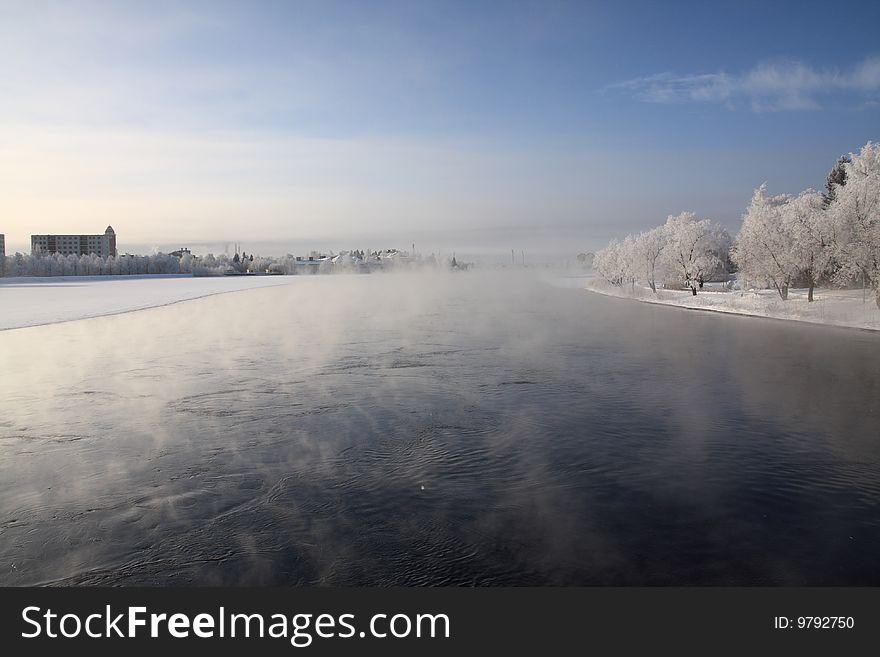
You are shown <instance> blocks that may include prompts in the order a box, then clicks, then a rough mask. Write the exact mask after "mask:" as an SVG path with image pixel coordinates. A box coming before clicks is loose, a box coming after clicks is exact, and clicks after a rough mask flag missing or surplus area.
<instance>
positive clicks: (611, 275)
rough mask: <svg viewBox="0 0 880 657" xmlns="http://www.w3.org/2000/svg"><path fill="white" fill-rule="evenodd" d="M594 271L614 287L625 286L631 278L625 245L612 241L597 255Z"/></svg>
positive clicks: (594, 261)
mask: <svg viewBox="0 0 880 657" xmlns="http://www.w3.org/2000/svg"><path fill="white" fill-rule="evenodd" d="M593 269H595V270H596V271H597V272H599V275H600V276H601V277H602V278H604V279H605V280H606V281H608V282H609V283H611V284H612V285H618V286H620V285H623V283H624V282H625V281H626V280H627V278H628V277H629V271H630V266H629V263H627V262H626V258H625V254H624V251H623V244H622V243H621V242H619V241H618V240H611V242H609V243H608V245H607V246H606V247H605V248H604V249H602V250H600V251H599V252H598V253H596V258H595V259H594V260H593Z"/></svg>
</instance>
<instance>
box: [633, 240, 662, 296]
mask: <svg viewBox="0 0 880 657" xmlns="http://www.w3.org/2000/svg"><path fill="white" fill-rule="evenodd" d="M666 241H667V239H666V227H665V226H658V227H657V228H653V229H651V230H647V231H644V232H643V233H639V235H638V236H637V237H636V238H635V244H634V247H633V256H634V262H633V271H634V272H635V275H636V276H637V277H638V278H639V279H640V280H643V281H645V282H646V283H647V284H648V287H650V288H651V291H652V292H654V293H655V294H656V293H657V277H658V275H660V274H661V270H662V260H661V256H662V254H663V249H664V248H665V247H666Z"/></svg>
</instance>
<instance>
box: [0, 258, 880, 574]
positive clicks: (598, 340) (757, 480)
mask: <svg viewBox="0 0 880 657" xmlns="http://www.w3.org/2000/svg"><path fill="white" fill-rule="evenodd" d="M878 340H880V336H878V335H875V334H870V333H865V332H859V331H852V330H844V329H829V328H825V327H818V326H804V325H798V324H795V323H785V322H775V321H771V320H760V319H755V318H744V317H731V316H722V315H716V314H708V313H706V314H704V313H697V312H689V311H683V310H680V309H671V308H664V307H658V306H650V305H646V304H638V303H635V302H630V301H625V300H618V299H610V298H605V297H602V296H598V295H595V294H592V293H588V292H585V291H583V290H578V289H567V288H566V287H565V286H559V285H551V284H548V283H547V282H546V281H543V280H539V279H538V278H535V277H532V276H528V275H521V274H514V273H510V272H508V273H504V274H502V273H480V272H474V273H467V274H460V275H452V274H450V275H434V276H428V275H371V276H326V277H301V278H295V279H290V284H289V285H284V286H281V287H275V288H267V289H258V290H251V291H247V292H240V293H233V294H227V295H221V296H215V297H210V298H205V299H199V300H195V301H189V302H185V303H181V304H177V305H174V306H168V307H164V308H155V309H152V310H145V311H140V312H136V313H130V314H127V315H119V316H113V317H103V318H96V319H89V320H83V321H77V322H70V323H65V324H57V325H52V326H42V327H34V328H27V329H18V330H12V331H5V332H2V333H0V584H4V585H25V584H46V583H53V584H117V585H136V584H150V585H172V584H204V585H223V584H249V585H268V584H276V585H315V584H320V585H382V586H387V585H463V586H472V585H475V586H485V585H592V584H602V585H604V584H615V585H635V584H650V585H654V584H673V585H677V584H698V585H706V584H711V585H716V584H728V585H731V584H795V585H801V584H855V585H862V584H864V585H867V584H871V585H878V584H880V566H878V560H877V558H876V555H877V551H878V547H880V342H878Z"/></svg>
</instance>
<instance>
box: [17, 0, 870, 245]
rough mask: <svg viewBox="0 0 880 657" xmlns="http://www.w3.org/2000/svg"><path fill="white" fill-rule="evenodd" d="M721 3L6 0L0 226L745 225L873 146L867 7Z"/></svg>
mask: <svg viewBox="0 0 880 657" xmlns="http://www.w3.org/2000/svg"><path fill="white" fill-rule="evenodd" d="M718 4H719V3H707V2H694V3H690V2H680V3H675V2H668V3H667V2H663V3H660V2H650V3H640V2H620V1H618V2H609V3H591V2H558V3H554V2H485V1H484V2H480V1H474V2H424V1H422V2H414V1H411V2H368V1H361V2H326V1H325V2H250V3H244V2H229V3H223V2H175V3H162V2H126V3H123V2H88V3H85V2H72V3H60V2H59V3H40V2H4V1H3V0H0V97H2V98H3V102H2V103H0V180H2V181H5V182H0V186H3V187H5V189H3V193H2V194H0V217H2V219H0V232H5V233H6V234H7V242H8V243H9V244H10V245H11V246H12V247H13V248H16V247H17V248H22V249H23V248H26V245H27V239H28V235H29V234H30V233H31V232H39V231H42V232H49V231H54V232H65V231H69V232H80V231H92V230H95V231H98V232H100V230H102V229H103V226H105V225H106V224H107V223H112V224H113V225H114V227H116V229H117V231H118V232H119V234H120V243H121V245H122V246H123V248H126V247H127V246H131V248H132V250H135V249H141V250H142V249H144V248H150V247H151V246H163V245H168V244H176V243H180V244H186V243H193V244H197V243H208V242H218V243H222V242H224V241H230V240H234V241H239V242H243V243H245V244H247V243H252V244H254V245H257V246H258V247H259V248H258V250H264V251H269V250H273V249H274V250H278V249H283V248H291V249H292V248H296V247H301V248H304V247H306V246H307V245H308V246H315V247H318V248H320V247H324V248H328V247H330V248H332V247H335V248H346V247H350V246H371V245H372V246H381V245H383V244H388V245H399V246H404V245H407V244H409V243H410V242H412V241H418V242H419V243H420V246H422V247H423V248H424V249H432V248H437V249H440V248H455V247H456V246H458V247H459V249H460V250H462V251H467V249H471V250H474V251H492V250H498V251H499V252H506V251H507V250H508V249H509V248H517V249H519V248H530V249H534V250H537V251H542V250H543V251H546V252H557V251H559V252H566V253H567V250H572V249H575V250H582V249H588V248H596V247H598V246H600V245H601V243H602V242H604V241H605V240H607V239H608V238H609V237H612V236H615V235H620V234H624V233H626V232H629V231H631V230H637V229H642V228H647V227H649V226H651V225H653V224H657V223H661V222H662V221H663V220H664V219H665V216H666V215H667V214H669V213H672V212H679V211H682V210H694V211H696V212H698V213H700V214H702V215H705V216H710V217H712V218H715V219H717V220H719V221H722V222H724V223H726V224H727V225H728V226H730V227H731V228H732V229H735V228H736V225H737V223H738V219H739V215H740V214H741V212H742V210H743V209H744V207H745V205H746V204H747V202H748V199H749V198H750V196H751V192H752V189H753V188H754V187H755V186H756V185H758V184H760V183H761V182H763V181H765V180H766V181H767V182H768V183H769V185H770V188H771V191H773V192H797V191H800V190H801V189H803V188H805V187H809V186H819V185H821V184H822V183H823V180H824V176H825V173H826V172H827V170H828V169H829V168H830V167H831V165H832V164H833V163H834V160H835V159H836V157H837V156H838V155H840V154H841V153H845V152H848V151H852V150H856V149H858V148H859V147H860V146H861V145H862V144H864V143H865V142H866V141H868V140H875V141H876V140H878V139H880V134H878V132H880V41H878V39H877V33H876V26H877V25H878V24H880V4H878V3H868V2H861V3H858V2H855V3H837V4H836V5H833V6H832V5H829V3H827V2H823V3H818V2H817V3H809V2H792V3H785V2H778V3H766V2H763V3H758V2H755V3H746V2H736V3H728V4H727V6H726V7H719V6H717V5H718ZM99 229H100V230H99ZM380 241H381V242H380Z"/></svg>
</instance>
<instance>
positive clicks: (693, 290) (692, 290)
mask: <svg viewBox="0 0 880 657" xmlns="http://www.w3.org/2000/svg"><path fill="white" fill-rule="evenodd" d="M691 294H692V295H693V296H697V286H696V285H691Z"/></svg>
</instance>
